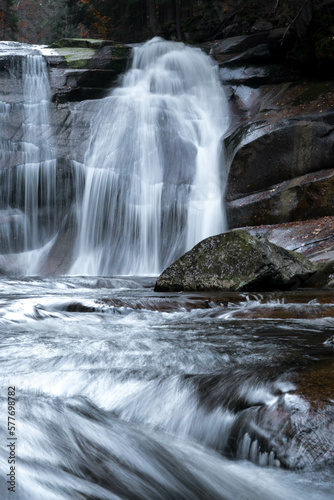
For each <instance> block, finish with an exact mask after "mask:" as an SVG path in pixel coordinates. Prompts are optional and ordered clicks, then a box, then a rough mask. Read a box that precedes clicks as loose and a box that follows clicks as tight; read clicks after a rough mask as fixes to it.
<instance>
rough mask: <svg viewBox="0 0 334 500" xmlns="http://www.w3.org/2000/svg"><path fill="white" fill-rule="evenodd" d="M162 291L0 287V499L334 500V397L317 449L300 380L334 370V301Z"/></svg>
mask: <svg viewBox="0 0 334 500" xmlns="http://www.w3.org/2000/svg"><path fill="white" fill-rule="evenodd" d="M153 283H154V280H153V279H150V278H140V279H139V278H136V277H133V278H126V279H125V278H103V277H96V278H95V277H89V278H86V277H59V278H56V279H40V278H24V279H21V280H18V279H9V278H8V279H7V278H3V279H2V280H1V282H0V286H1V288H0V290H1V291H0V332H1V351H0V355H1V364H0V371H1V415H2V417H1V419H2V424H1V428H0V433H1V443H2V446H1V450H0V454H1V460H0V463H1V483H0V488H1V491H2V492H3V494H2V496H1V498H5V499H7V498H17V499H19V500H39V499H41V500H53V499H57V500H65V499H80V500H81V499H143V500H149V499H152V500H157V499H163V500H164V499H166V500H168V499H175V500H176V499H185V500H188V499H189V500H190V499H208V500H209V499H233V500H253V499H254V500H255V499H257V500H258V499H268V500H275V499H284V500H287V499H293V500H298V499H310V498H312V499H319V500H320V499H326V500H328V499H330V498H333V491H334V490H333V487H334V481H333V478H332V475H333V455H332V448H331V446H330V445H329V444H328V429H330V427H328V426H330V425H332V422H333V413H334V412H333V404H334V397H333V395H332V398H333V399H331V398H329V399H328V398H327V400H326V405H327V406H325V409H324V410H323V411H321V412H319V411H318V412H316V411H315V418H317V419H318V420H319V422H320V420H321V422H320V423H319V422H318V421H317V422H318V423H317V425H316V432H314V429H313V428H311V427H309V428H308V437H307V438H305V435H306V434H307V425H308V424H307V422H306V421H302V418H304V417H302V416H303V415H305V407H306V406H307V405H308V402H307V400H306V398H304V397H302V396H301V395H300V394H299V393H298V391H297V386H298V377H297V378H296V373H297V371H298V370H299V372H304V371H305V370H306V372H307V370H309V369H310V368H312V367H313V366H314V365H315V364H317V363H318V364H319V363H320V364H325V365H326V363H327V364H328V363H331V361H332V359H333V352H334V351H333V338H334V293H332V292H327V293H326V295H322V294H321V293H320V292H319V293H318V294H317V296H315V295H313V296H312V295H307V292H303V293H301V292H294V293H291V294H290V295H282V294H272V295H266V296H261V295H256V296H255V295H249V294H244V295H240V294H239V295H237V294H229V295H226V294H225V295H224V296H222V297H209V296H205V297H204V296H199V295H184V294H176V293H175V294H156V293H154V292H153ZM326 366H327V365H326ZM331 366H333V364H332V365H331ZM299 372H298V373H299ZM8 386H14V387H15V398H16V407H15V411H16V415H15V418H16V429H15V432H16V437H17V441H16V444H15V453H16V455H15V460H16V463H15V474H16V479H15V481H16V486H15V487H16V494H15V495H16V496H14V495H13V493H12V492H9V491H8V489H7V486H8V485H7V484H6V474H8V473H9V472H10V470H9V464H8V455H9V448H7V447H6V443H7V442H8V437H9V436H8V431H7V428H6V427H7V388H8ZM282 413H284V415H285V414H286V415H288V417H284V419H283V420H282ZM300 415H301V417H300ZM298 418H299V420H298ZM281 422H283V423H284V425H285V426H286V425H288V422H289V425H290V426H291V429H295V431H294V434H293V433H292V431H290V432H285V431H284V432H283V429H282V426H281ZM294 426H295V427H294ZM296 426H297V427H296ZM298 426H300V428H298ZM296 429H297V430H296Z"/></svg>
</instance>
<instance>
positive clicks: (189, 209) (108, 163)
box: [0, 38, 228, 275]
mask: <svg viewBox="0 0 334 500" xmlns="http://www.w3.org/2000/svg"><path fill="white" fill-rule="evenodd" d="M2 43H6V42H2ZM10 48H11V46H9V45H6V50H9V49H10ZM12 52H13V54H12V55H10V61H11V62H10V64H9V68H8V74H7V76H5V77H2V78H3V80H2V81H5V80H6V78H7V87H8V91H7V92H5V93H4V95H3V102H0V182H1V186H2V190H1V197H0V253H1V254H2V257H1V261H0V268H1V272H5V273H12V274H13V273H14V274H32V273H35V274H38V273H42V274H50V273H55V274H57V273H64V272H66V273H68V272H69V273H70V274H87V275H112V274H114V275H117V274H137V275H145V274H158V273H160V272H161V271H162V270H163V269H164V268H165V267H167V266H168V265H169V264H170V263H171V262H173V261H174V260H175V259H177V258H178V257H180V256H181V255H182V254H183V253H184V252H185V251H187V250H189V249H190V248H191V247H192V246H194V245H195V244H196V243H197V242H199V241H200V240H202V239H203V238H205V237H207V236H210V235H213V234H217V233H219V232H222V231H223V230H224V229H225V216H224V207H223V193H224V185H225V178H224V176H225V172H224V168H223V166H224V161H223V150H222V146H221V144H222V138H223V136H224V132H225V130H226V128H227V123H228V118H227V115H228V111H227V109H228V107H227V101H226V98H225V95H224V91H223V88H222V86H221V84H220V81H219V77H218V71H217V68H216V66H215V65H214V63H213V62H212V60H211V59H210V58H209V57H208V56H207V55H205V54H204V53H203V52H202V51H201V50H200V49H199V48H190V47H187V46H185V45H184V44H183V43H176V42H167V41H164V40H162V39H161V38H154V39H153V40H151V41H149V42H147V43H146V44H144V45H142V46H137V47H134V49H133V57H132V65H131V68H130V69H129V70H128V71H127V73H126V74H125V75H124V77H123V81H122V84H121V85H120V86H119V87H118V88H116V89H114V90H113V91H111V92H110V94H109V95H108V96H107V97H105V98H103V99H100V100H99V101H95V103H94V112H93V118H92V119H91V122H90V124H89V126H90V135H89V140H88V143H87V148H86V152H85V157H84V161H83V163H78V162H77V161H75V154H74V153H73V158H72V157H71V156H70V154H67V153H66V154H65V156H64V157H61V154H60V153H58V152H57V147H56V146H57V138H56V134H57V128H56V127H57V125H56V121H52V120H50V106H51V91H50V84H49V76H48V69H47V65H46V62H45V60H44V58H43V56H42V54H41V53H40V52H39V51H38V50H37V49H33V48H31V47H29V46H23V45H20V44H13V47H12ZM5 84H6V81H5ZM2 85H4V84H3V83H2ZM53 109H54V111H55V113H56V112H58V110H57V107H56V106H55V105H53ZM69 109H72V108H71V107H70V106H69ZM69 123H70V125H68V123H66V124H65V125H64V127H68V129H69V133H71V126H72V125H71V120H70V121H69ZM69 144H70V142H69ZM67 151H70V148H68V149H67ZM58 155H60V157H58ZM65 239H66V241H65ZM59 248H61V251H62V252H63V253H62V255H61V256H60V254H59ZM57 253H58V256H57ZM57 259H58V261H59V262H61V265H60V266H59V265H58V263H57V262H58V261H57ZM4 261H6V263H5V264H4ZM51 262H52V265H51ZM13 263H15V265H13ZM50 266H51V267H52V269H51V268H50Z"/></svg>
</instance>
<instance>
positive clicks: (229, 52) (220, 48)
mask: <svg viewBox="0 0 334 500" xmlns="http://www.w3.org/2000/svg"><path fill="white" fill-rule="evenodd" d="M293 44H294V35H293V33H289V32H286V31H285V30H282V29H278V30H271V31H266V32H261V33H256V34H253V35H248V36H238V37H234V38H230V39H226V40H223V41H219V42H216V43H214V44H213V45H212V47H211V55H212V56H213V57H214V58H215V59H216V60H217V62H218V64H219V68H220V76H221V79H222V81H223V82H224V84H225V85H226V86H227V88H229V96H230V103H231V111H232V123H231V131H230V134H229V135H228V137H227V138H226V140H225V143H226V147H227V156H228V159H229V166H230V168H229V174H228V181H227V189H226V206H227V218H228V224H229V227H231V228H232V227H244V226H253V225H259V224H280V223H286V222H292V221H297V220H307V219H314V218H317V217H325V216H331V215H332V214H333V202H334V199H333V197H332V192H333V175H334V163H333V160H332V158H333V150H334V134H333V132H334V128H333V127H334V90H333V84H332V82H330V81H319V80H318V81H315V80H313V81H310V79H309V78H306V80H305V74H303V73H301V69H300V67H298V66H297V65H295V64H291V61H290V62H289V59H287V55H288V53H289V50H291V47H292V46H293Z"/></svg>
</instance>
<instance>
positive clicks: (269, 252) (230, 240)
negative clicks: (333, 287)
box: [155, 230, 316, 292]
mask: <svg viewBox="0 0 334 500" xmlns="http://www.w3.org/2000/svg"><path fill="white" fill-rule="evenodd" d="M315 271H316V268H315V266H314V265H313V264H312V263H311V262H310V261H309V260H308V259H307V258H306V257H304V256H303V255H301V254H298V253H296V252H290V251H288V250H285V249H284V248H282V247H279V246H277V245H274V244H273V243H270V242H269V241H268V240H265V239H263V238H257V237H254V236H251V235H250V234H249V233H248V232H247V231H243V230H238V231H230V232H227V233H223V234H219V235H216V236H211V237H210V238H207V239H205V240H203V241H201V242H200V243H198V244H197V245H196V246H195V247H194V248H193V249H192V250H190V251H189V252H187V253H186V254H184V255H183V256H182V257H181V258H180V259H178V260H177V261H176V262H174V263H173V264H171V265H170V266H169V267H168V268H167V269H166V270H165V271H164V272H163V273H162V274H161V275H160V276H159V278H158V280H157V282H156V285H155V291H158V292H159V291H160V292H162V291H211V290H212V291H213V290H235V291H268V290H275V289H292V288H296V287H299V286H302V284H303V282H304V281H305V280H306V279H307V278H309V277H310V276H312V275H313V273H315Z"/></svg>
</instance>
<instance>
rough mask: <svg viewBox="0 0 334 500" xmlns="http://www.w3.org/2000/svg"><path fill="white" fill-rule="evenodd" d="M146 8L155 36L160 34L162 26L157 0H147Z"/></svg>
mask: <svg viewBox="0 0 334 500" xmlns="http://www.w3.org/2000/svg"><path fill="white" fill-rule="evenodd" d="M146 8H147V14H148V19H149V23H150V28H151V31H152V35H153V36H157V35H160V34H161V26H160V23H159V19H158V16H157V13H156V10H155V9H156V5H155V0H146Z"/></svg>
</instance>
